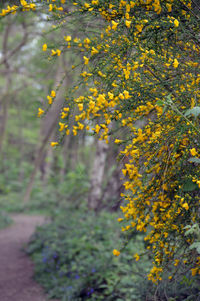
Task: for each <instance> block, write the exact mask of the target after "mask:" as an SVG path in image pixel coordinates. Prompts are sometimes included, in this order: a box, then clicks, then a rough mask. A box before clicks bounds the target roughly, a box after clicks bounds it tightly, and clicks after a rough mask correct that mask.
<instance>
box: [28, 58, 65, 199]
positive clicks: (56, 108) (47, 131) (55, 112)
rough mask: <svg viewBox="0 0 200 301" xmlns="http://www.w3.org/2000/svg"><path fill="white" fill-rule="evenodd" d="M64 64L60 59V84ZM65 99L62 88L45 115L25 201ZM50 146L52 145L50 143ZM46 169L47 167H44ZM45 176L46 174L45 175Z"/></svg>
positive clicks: (58, 77) (57, 82)
mask: <svg viewBox="0 0 200 301" xmlns="http://www.w3.org/2000/svg"><path fill="white" fill-rule="evenodd" d="M62 72H63V66H62V61H61V60H60V59H59V61H58V71H57V74H56V80H55V85H59V84H60V81H61V80H62V77H63V73H62ZM64 101H65V98H64V96H63V92H62V89H61V88H60V89H59V91H58V93H57V97H56V100H55V101H54V103H53V104H52V106H51V108H50V110H49V111H48V113H47V116H46V117H45V119H44V121H43V123H42V128H41V135H42V137H44V138H43V140H42V142H41V146H40V147H39V149H38V151H37V154H36V157H35V163H34V169H33V171H32V174H31V176H30V180H29V183H28V186H27V189H26V193H25V196H24V203H26V202H28V201H29V199H30V196H31V192H32V189H33V185H34V181H35V176H36V174H37V171H38V169H39V167H40V166H41V163H42V160H45V153H44V151H45V149H46V147H47V144H48V142H50V139H51V137H52V135H53V132H54V130H55V128H56V125H57V123H58V120H59V116H60V110H61V108H62V106H63V103H64ZM48 147H50V146H49V145H48ZM44 170H46V169H44ZM43 176H44V177H45V175H43Z"/></svg>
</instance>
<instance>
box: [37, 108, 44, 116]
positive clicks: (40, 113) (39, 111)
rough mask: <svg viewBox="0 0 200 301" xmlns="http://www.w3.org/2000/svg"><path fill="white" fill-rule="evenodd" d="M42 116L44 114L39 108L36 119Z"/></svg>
mask: <svg viewBox="0 0 200 301" xmlns="http://www.w3.org/2000/svg"><path fill="white" fill-rule="evenodd" d="M43 114H44V110H42V109H41V108H38V117H40V116H41V115H43Z"/></svg>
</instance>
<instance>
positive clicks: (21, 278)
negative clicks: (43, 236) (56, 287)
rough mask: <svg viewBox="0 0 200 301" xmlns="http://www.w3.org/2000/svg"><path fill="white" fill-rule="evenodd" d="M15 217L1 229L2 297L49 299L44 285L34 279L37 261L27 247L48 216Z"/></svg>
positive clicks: (12, 300) (6, 299)
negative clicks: (31, 237) (29, 254)
mask: <svg viewBox="0 0 200 301" xmlns="http://www.w3.org/2000/svg"><path fill="white" fill-rule="evenodd" d="M13 220H14V223H13V224H12V225H11V226H10V227H8V228H6V229H3V230H0V301H46V300H47V297H46V296H45V293H44V291H43V289H42V288H41V287H40V286H39V285H38V284H37V283H36V282H35V281H34V280H33V274H34V264H33V262H32V261H31V260H30V258H29V257H28V256H27V255H26V254H25V252H24V251H23V248H24V246H25V245H26V244H27V242H28V241H29V239H30V236H31V235H32V234H33V232H34V230H35V228H36V226H38V225H41V224H42V223H44V222H45V218H44V217H42V216H29V215H24V214H19V215H14V216H13ZM52 301H53V300H52ZM54 301H56V300H54Z"/></svg>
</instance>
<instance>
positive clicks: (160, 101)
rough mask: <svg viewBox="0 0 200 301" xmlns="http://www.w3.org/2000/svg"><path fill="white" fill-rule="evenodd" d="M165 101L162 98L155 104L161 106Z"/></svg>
mask: <svg viewBox="0 0 200 301" xmlns="http://www.w3.org/2000/svg"><path fill="white" fill-rule="evenodd" d="M164 104H165V103H164V101H163V100H158V101H157V102H156V105H157V106H163V105H164Z"/></svg>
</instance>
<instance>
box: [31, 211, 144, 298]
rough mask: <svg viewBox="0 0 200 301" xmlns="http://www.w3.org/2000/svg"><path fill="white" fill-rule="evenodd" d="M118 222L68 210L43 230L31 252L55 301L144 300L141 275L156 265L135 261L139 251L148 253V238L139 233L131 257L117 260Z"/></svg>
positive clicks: (112, 216) (111, 217) (109, 216)
mask: <svg viewBox="0 0 200 301" xmlns="http://www.w3.org/2000/svg"><path fill="white" fill-rule="evenodd" d="M116 217H117V215H115V214H108V213H105V212H102V213H101V214H100V215H98V216H96V215H95V214H94V212H89V213H88V211H87V210H84V209H82V210H80V209H79V210H76V209H73V210H72V209H70V208H68V210H66V213H65V214H63V215H62V216H61V213H59V214H58V216H57V218H56V219H55V220H54V222H53V223H51V224H47V225H45V226H43V227H42V228H39V229H38V230H37V232H36V234H35V235H34V236H33V238H32V241H31V242H30V245H29V248H28V252H29V254H32V255H33V258H34V261H35V263H36V278H37V280H38V281H39V282H40V283H42V285H43V286H44V287H45V288H46V290H47V291H48V293H49V296H51V297H57V298H62V300H74V301H75V300H88V299H91V300H126V301H128V300H139V290H138V288H137V281H138V274H139V275H141V276H142V277H144V273H145V269H146V268H147V267H149V264H150V263H149V262H148V261H147V258H146V262H145V264H143V267H141V264H140V263H136V262H135V260H134V259H133V254H134V253H135V252H141V251H142V250H143V242H142V240H143V239H142V236H136V235H135V234H134V233H133V237H134V243H133V242H132V243H130V244H128V246H127V247H126V248H127V252H126V253H127V254H126V256H125V255H124V254H121V255H120V256H119V257H114V256H113V254H112V250H113V247H114V246H117V247H118V246H119V243H120V241H121V238H120V229H119V225H118V222H117V220H116ZM144 257H145V256H144ZM144 261H145V258H144Z"/></svg>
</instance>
